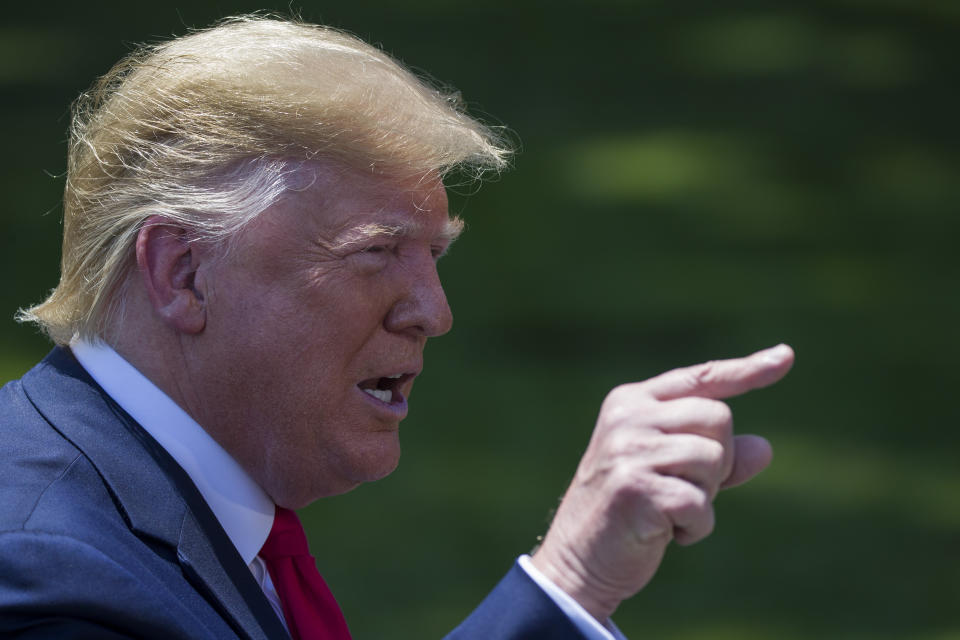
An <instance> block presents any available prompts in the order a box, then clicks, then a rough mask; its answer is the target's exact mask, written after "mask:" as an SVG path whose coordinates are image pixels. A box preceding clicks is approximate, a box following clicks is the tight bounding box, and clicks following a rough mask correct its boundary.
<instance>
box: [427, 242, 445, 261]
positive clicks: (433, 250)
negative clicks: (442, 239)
mask: <svg viewBox="0 0 960 640" xmlns="http://www.w3.org/2000/svg"><path fill="white" fill-rule="evenodd" d="M446 253H447V247H446V245H436V244H435V245H433V246H431V247H430V255H432V256H433V259H434V260H439V259H440V258H442V257H443V256H445V255H446Z"/></svg>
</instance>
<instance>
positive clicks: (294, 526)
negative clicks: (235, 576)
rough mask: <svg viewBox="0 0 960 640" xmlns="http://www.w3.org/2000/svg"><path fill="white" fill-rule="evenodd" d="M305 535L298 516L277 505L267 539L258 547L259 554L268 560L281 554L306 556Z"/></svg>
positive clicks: (308, 552)
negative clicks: (260, 547) (261, 546)
mask: <svg viewBox="0 0 960 640" xmlns="http://www.w3.org/2000/svg"><path fill="white" fill-rule="evenodd" d="M308 555H310V549H309V548H308V547H307V536H306V534H305V533H304V532H303V525H301V524H300V518H298V517H297V514H296V513H294V512H293V511H290V510H289V509H284V508H283V507H277V510H276V513H275V515H274V517H273V527H271V529H270V535H268V536H267V541H266V542H264V543H263V548H262V549H260V556H261V557H263V559H264V560H266V561H267V562H269V561H270V560H271V559H272V558H279V557H282V556H308Z"/></svg>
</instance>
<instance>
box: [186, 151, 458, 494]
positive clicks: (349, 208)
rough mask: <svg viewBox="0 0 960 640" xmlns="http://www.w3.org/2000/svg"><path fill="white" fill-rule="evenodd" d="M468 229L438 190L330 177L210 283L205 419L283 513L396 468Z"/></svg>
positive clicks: (276, 218) (445, 324)
mask: <svg viewBox="0 0 960 640" xmlns="http://www.w3.org/2000/svg"><path fill="white" fill-rule="evenodd" d="M458 230H459V225H458V224H457V223H456V222H452V221H451V220H450V218H449V216H448V213H447V198H446V193H445V191H444V189H443V185H442V183H441V182H440V180H439V179H438V178H436V177H428V178H424V179H420V180H410V181H403V182H401V181H395V180H388V179H385V178H383V177H377V176H373V175H361V174H360V173H357V172H353V171H347V170H343V169H338V170H336V171H334V170H333V169H332V168H330V167H329V166H327V167H325V168H324V167H321V168H319V169H318V174H317V179H316V181H314V182H313V183H312V184H311V186H309V187H308V188H306V189H305V190H303V191H298V192H293V193H291V194H288V196H287V197H286V198H285V199H284V200H283V201H281V202H280V203H278V204H277V205H275V206H274V207H272V208H271V209H269V210H267V211H265V212H264V213H263V214H261V216H260V217H259V218H258V219H257V220H255V221H254V222H253V223H252V224H251V225H250V226H249V227H247V228H246V229H244V231H243V232H242V233H241V237H240V238H239V242H238V244H237V245H236V247H235V249H233V250H231V251H230V252H228V253H227V255H226V256H225V257H224V258H221V259H220V260H219V261H216V262H214V263H213V265H212V266H211V267H210V269H209V271H207V272H206V273H205V274H204V277H205V278H206V280H205V282H207V284H208V286H207V287H206V288H205V291H206V294H205V295H206V300H205V306H206V309H207V316H206V326H205V328H204V331H203V333H202V334H200V336H199V338H198V339H199V340H203V341H204V345H205V350H204V351H203V353H204V354H205V361H204V362H203V363H200V364H199V365H198V367H199V369H198V370H197V371H195V372H194V373H196V374H198V375H201V376H203V378H204V380H203V383H202V384H203V390H204V396H202V397H199V401H198V404H199V405H200V406H201V410H200V413H202V414H203V415H200V416H196V417H197V418H198V420H199V421H200V423H201V424H203V425H204V426H205V427H207V428H208V430H209V431H210V432H211V433H212V434H213V435H214V437H215V438H216V439H217V440H218V441H219V442H220V443H221V444H223V445H224V447H225V448H226V449H227V450H228V451H230V453H231V454H233V456H234V457H235V458H237V460H238V461H239V462H240V463H241V465H242V466H244V468H246V469H247V470H248V471H249V472H250V473H251V475H252V476H253V477H254V479H256V480H257V481H258V482H259V483H260V484H261V486H263V487H264V489H265V490H266V491H267V493H269V494H270V495H271V496H272V497H273V498H274V500H276V501H277V502H278V503H279V504H281V505H282V506H287V507H291V508H296V507H300V506H303V505H304V504H307V503H309V502H311V501H313V500H315V499H317V498H319V497H322V496H325V495H332V494H336V493H342V492H344V491H348V490H350V489H351V488H353V487H355V486H356V485H357V484H359V483H361V482H366V481H370V480H375V479H378V478H381V477H383V476H385V475H387V474H388V473H390V472H391V471H392V470H393V469H394V468H395V467H396V465H397V462H398V459H399V456H400V443H399V433H398V431H399V423H400V421H401V420H402V419H403V418H404V417H405V416H406V414H407V398H408V397H409V395H410V391H411V388H412V387H413V380H414V378H415V377H416V376H417V374H419V373H420V371H421V369H422V367H423V349H424V345H425V344H426V341H427V338H429V337H431V336H437V335H441V334H443V333H446V332H447V331H449V329H450V326H451V323H452V316H451V314H450V308H449V307H448V306H447V300H446V297H445V295H444V292H443V288H442V287H441V284H440V280H439V277H438V275H437V269H436V262H437V260H438V258H439V257H440V256H441V255H442V254H443V252H444V251H445V250H446V249H447V247H448V246H449V244H450V242H452V240H453V238H454V237H455V236H456V233H457V232H458ZM198 277H199V274H198ZM208 425H209V426H208Z"/></svg>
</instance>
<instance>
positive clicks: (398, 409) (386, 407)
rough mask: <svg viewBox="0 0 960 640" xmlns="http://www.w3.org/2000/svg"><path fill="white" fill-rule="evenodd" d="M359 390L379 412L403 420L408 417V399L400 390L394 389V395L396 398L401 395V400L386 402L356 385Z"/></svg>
mask: <svg viewBox="0 0 960 640" xmlns="http://www.w3.org/2000/svg"><path fill="white" fill-rule="evenodd" d="M354 388H355V389H356V390H357V392H358V393H359V394H360V395H362V396H363V397H364V399H365V400H366V401H367V402H368V403H370V405H371V406H373V407H374V408H375V409H377V410H378V412H380V413H382V414H384V415H389V416H390V417H391V418H392V419H394V420H403V419H404V418H406V417H407V409H408V407H407V399H406V397H404V395H403V394H402V393H400V392H399V391H394V392H393V396H394V398H396V397H397V396H400V400H399V401H394V402H384V401H383V400H380V399H378V398H374V397H373V396H372V395H370V394H369V393H367V392H366V391H363V390H362V389H360V387H354Z"/></svg>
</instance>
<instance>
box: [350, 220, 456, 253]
mask: <svg viewBox="0 0 960 640" xmlns="http://www.w3.org/2000/svg"><path fill="white" fill-rule="evenodd" d="M463 228H464V223H463V220H462V219H461V218H459V217H456V216H455V217H453V218H448V219H447V221H446V222H445V223H444V225H443V230H442V231H441V232H440V234H439V235H437V236H436V237H435V238H431V241H433V240H440V241H441V242H443V243H444V244H445V245H446V246H447V247H449V246H450V245H451V244H453V243H454V242H455V241H456V239H457V238H459V237H460V234H461V233H463ZM422 230H423V224H421V223H420V222H418V221H416V220H411V221H407V222H402V223H399V224H382V223H379V222H372V223H369V224H361V225H358V226H356V227H351V228H350V229H349V231H347V233H346V234H344V235H345V237H344V239H343V240H341V241H340V242H338V243H336V246H335V248H336V249H349V248H350V247H351V246H353V245H355V244H360V243H361V242H365V241H367V240H370V239H372V238H383V237H389V238H405V237H412V236H415V235H418V234H419V233H422Z"/></svg>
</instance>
